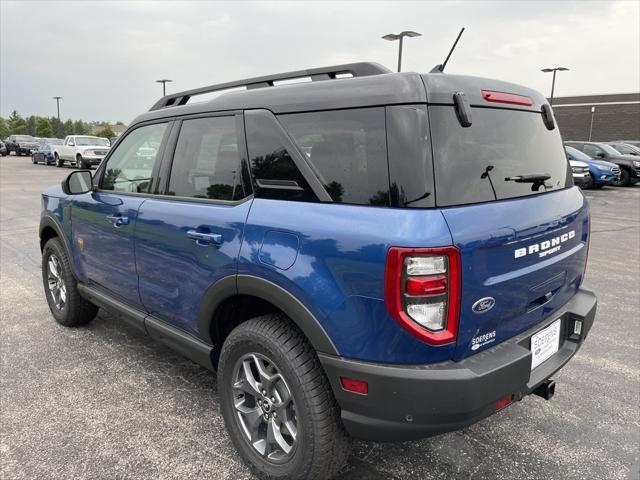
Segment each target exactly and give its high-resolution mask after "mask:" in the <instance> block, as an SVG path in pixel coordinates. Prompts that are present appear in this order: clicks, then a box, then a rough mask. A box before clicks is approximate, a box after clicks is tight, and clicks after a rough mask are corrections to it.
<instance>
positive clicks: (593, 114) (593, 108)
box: [589, 107, 596, 141]
mask: <svg viewBox="0 0 640 480" xmlns="http://www.w3.org/2000/svg"><path fill="white" fill-rule="evenodd" d="M595 114H596V107H591V124H590V125H589V141H591V133H592V132H593V117H594V116H595Z"/></svg>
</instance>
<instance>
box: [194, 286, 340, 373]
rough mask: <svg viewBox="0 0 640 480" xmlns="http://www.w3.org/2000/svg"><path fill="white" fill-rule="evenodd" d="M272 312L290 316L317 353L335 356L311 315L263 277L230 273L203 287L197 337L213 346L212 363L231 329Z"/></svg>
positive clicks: (288, 294) (304, 307)
mask: <svg viewBox="0 0 640 480" xmlns="http://www.w3.org/2000/svg"><path fill="white" fill-rule="evenodd" d="M275 312H281V313H282V314H284V315H286V316H287V317H288V318H290V319H291V321H292V322H293V323H294V324H296V325H297V326H298V328H299V329H300V330H301V331H302V333H303V334H304V336H305V337H306V338H307V340H308V341H309V343H311V345H312V346H313V347H314V349H315V350H316V351H317V352H321V353H327V354H330V355H339V354H338V351H337V349H336V347H335V345H334V344H333V342H332V341H331V338H329V335H328V334H327V332H326V331H325V330H324V328H323V327H322V325H321V324H320V322H319V321H318V319H317V318H316V317H315V315H314V314H313V313H312V312H311V311H309V309H308V308H307V307H306V306H305V305H304V304H303V303H302V302H301V301H300V300H298V299H297V298H296V297H295V296H294V295H293V294H291V293H290V292H289V291H287V290H286V289H284V288H282V287H281V286H279V285H276V284H275V283H273V282H270V281H269V280H265V279H263V278H259V277H254V276H252V275H237V276H235V275H232V276H228V277H225V278H223V279H221V280H218V281H217V282H216V283H214V284H213V285H211V286H210V287H209V288H208V289H207V291H206V293H205V295H204V298H203V300H202V302H201V307H200V312H199V316H198V331H199V333H200V336H201V338H202V339H203V340H204V341H206V342H207V343H209V344H211V345H213V346H214V352H213V361H214V365H215V364H217V358H218V356H219V352H220V348H221V347H222V344H223V342H224V339H225V338H226V336H227V335H228V334H229V333H230V332H231V330H233V328H235V327H236V326H237V325H239V324H240V323H242V322H244V321H246V320H249V319H250V318H253V317H254V316H259V315H264V314H267V313H275Z"/></svg>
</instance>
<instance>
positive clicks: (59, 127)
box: [49, 117, 65, 138]
mask: <svg viewBox="0 0 640 480" xmlns="http://www.w3.org/2000/svg"><path fill="white" fill-rule="evenodd" d="M49 123H50V124H51V128H52V130H53V136H54V137H55V138H64V136H65V133H64V125H63V124H62V122H61V121H60V120H58V117H51V118H49Z"/></svg>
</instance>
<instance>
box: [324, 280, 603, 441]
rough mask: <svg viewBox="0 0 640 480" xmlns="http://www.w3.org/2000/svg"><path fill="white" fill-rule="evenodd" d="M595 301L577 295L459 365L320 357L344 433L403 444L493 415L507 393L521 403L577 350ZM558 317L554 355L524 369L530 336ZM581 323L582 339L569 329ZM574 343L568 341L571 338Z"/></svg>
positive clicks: (591, 296)
mask: <svg viewBox="0 0 640 480" xmlns="http://www.w3.org/2000/svg"><path fill="white" fill-rule="evenodd" d="M596 305H597V302H596V297H595V295H594V294H593V293H592V292H589V291H587V290H584V289H580V290H578V292H577V293H576V295H574V296H573V297H572V299H571V300H570V301H569V302H567V303H566V304H565V305H564V306H563V307H562V308H561V309H559V310H558V311H556V312H554V313H553V314H552V315H550V316H549V317H548V318H547V320H545V321H544V322H541V323H540V324H538V325H536V326H535V327H533V328H531V329H530V330H527V331H526V332H523V333H521V334H520V335H517V336H516V337H514V338H511V339H509V340H507V341H505V342H502V343H500V344H498V345H496V346H495V347H493V348H490V349H487V350H485V351H483V352H480V353H477V354H475V355H473V356H471V357H468V358H465V359H464V360H462V361H460V362H453V361H448V362H443V363H438V364H433V365H388V364H379V363H369V362H361V361H356V360H349V359H345V358H341V357H335V356H331V355H326V354H319V358H320V362H321V363H322V365H323V367H324V369H325V372H326V373H327V376H328V378H329V381H330V383H331V386H332V389H333V392H334V394H335V397H336V400H337V401H338V404H339V405H340V407H341V409H342V421H343V423H344V425H345V428H346V429H347V431H348V432H349V434H350V435H352V436H353V437H356V438H360V439H364V440H374V441H403V440H412V439H418V438H424V437H429V436H433V435H438V434H441V433H445V432H448V431H452V430H458V429H460V428H464V427H466V426H468V425H471V424H473V423H476V422H477V421H479V420H481V419H483V418H485V417H487V416H489V415H491V414H493V413H495V411H496V402H497V401H498V400H501V399H503V398H505V397H507V396H509V395H513V399H514V400H521V399H522V398H523V397H524V396H526V395H529V394H530V393H532V392H533V391H534V390H535V389H536V388H537V387H538V386H539V385H540V384H542V383H543V382H545V381H546V380H547V379H549V377H551V376H552V375H553V374H554V373H556V372H557V371H558V370H559V369H560V368H562V366H563V365H564V364H565V363H567V362H568V361H569V359H570V358H571V357H573V355H575V353H576V352H577V351H578V349H579V348H580V346H581V345H582V342H583V341H584V339H585V338H586V336H587V333H588V332H589V330H590V329H591V326H592V324H593V320H594V318H595V313H596ZM558 318H561V319H562V329H561V332H562V334H561V340H560V341H561V345H560V349H559V350H558V352H557V353H555V354H554V355H553V356H552V357H550V358H549V359H548V360H546V361H545V362H544V363H543V364H541V365H540V366H538V367H537V368H535V369H534V370H533V371H532V370H531V351H530V337H531V335H533V334H534V333H536V332H538V331H539V330H540V329H542V328H544V327H545V326H547V325H549V324H551V323H552V322H554V321H555V320H557V319H558ZM576 320H580V321H582V323H583V325H582V333H581V337H580V338H578V339H576V340H573V339H570V338H569V328H570V327H571V326H572V325H573V323H574V322H575V321H576ZM572 338H573V337H572ZM341 376H343V377H348V378H354V379H358V380H364V381H366V382H368V384H369V392H368V394H367V395H359V394H355V393H351V392H347V391H345V390H344V389H343V388H342V386H341V384H340V377H341Z"/></svg>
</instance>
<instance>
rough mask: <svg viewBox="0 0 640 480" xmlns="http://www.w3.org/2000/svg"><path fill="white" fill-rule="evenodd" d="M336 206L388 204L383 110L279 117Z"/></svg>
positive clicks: (359, 110)
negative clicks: (346, 204)
mask: <svg viewBox="0 0 640 480" xmlns="http://www.w3.org/2000/svg"><path fill="white" fill-rule="evenodd" d="M278 120H279V121H280V123H281V124H282V125H283V126H284V127H285V129H286V130H287V131H288V132H289V134H290V135H291V136H292V137H293V139H294V141H295V142H296V143H297V145H298V147H299V148H300V150H302V152H303V153H304V155H305V156H306V158H307V160H308V162H309V163H310V164H311V166H312V167H313V168H314V169H315V171H316V174H317V176H318V178H319V179H320V182H321V183H322V185H323V186H324V188H325V190H326V191H327V193H328V194H329V195H330V196H331V199H332V200H333V201H334V202H339V203H352V204H358V205H384V206H388V205H389V204H390V199H389V171H388V167H387V146H386V138H385V117H384V108H381V107H380V108H362V109H354V110H337V111H328V112H311V113H296V114H287V115H280V116H279V117H278Z"/></svg>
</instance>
